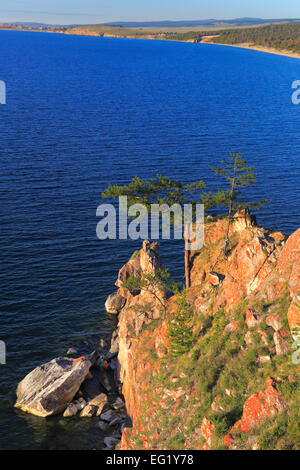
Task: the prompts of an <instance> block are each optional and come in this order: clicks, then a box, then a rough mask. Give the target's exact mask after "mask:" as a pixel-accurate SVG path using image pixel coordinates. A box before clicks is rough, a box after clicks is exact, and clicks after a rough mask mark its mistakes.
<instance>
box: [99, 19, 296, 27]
mask: <svg viewBox="0 0 300 470" xmlns="http://www.w3.org/2000/svg"><path fill="white" fill-rule="evenodd" d="M294 22H300V19H296V18H286V19H263V18H236V19H233V20H216V19H213V18H212V19H208V20H191V21H168V20H166V21H117V22H116V21H115V22H111V23H105V25H107V26H119V27H123V28H184V27H190V26H212V27H214V26H222V25H228V26H250V25H259V24H273V23H294Z"/></svg>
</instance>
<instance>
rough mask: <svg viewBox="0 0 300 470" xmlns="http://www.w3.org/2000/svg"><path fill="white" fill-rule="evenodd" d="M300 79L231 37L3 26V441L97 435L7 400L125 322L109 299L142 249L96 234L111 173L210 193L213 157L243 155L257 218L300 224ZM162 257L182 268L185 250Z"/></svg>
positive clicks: (14, 443) (48, 441)
mask: <svg viewBox="0 0 300 470" xmlns="http://www.w3.org/2000/svg"><path fill="white" fill-rule="evenodd" d="M298 79H300V60H297V59H293V58H288V57H283V56H275V55H271V54H266V53H262V52H255V51H248V50H243V49H238V48H232V47H223V46H211V45H199V44H186V43H175V42H164V41H146V40H133V39H128V40H127V39H105V38H93V37H76V36H74V37H73V36H65V35H58V34H46V33H29V32H10V31H0V80H4V81H5V82H6V85H7V105H6V106H0V132H1V134H0V135H1V141H0V142H1V144H0V162H1V163H0V164H1V172H0V206H1V240H0V250H1V258H2V260H1V273H0V276H1V278H0V286H1V319H0V340H3V341H5V342H6V345H7V364H6V365H0V374H1V377H0V422H1V434H0V449H12V448H21V449H39V448H42V449H47V448H49V449H55V448H62V449H64V448H69V449H74V448H83V449H90V448H100V447H101V445H102V443H101V436H99V433H98V432H97V430H95V429H96V428H95V424H92V423H90V422H89V423H86V422H84V423H83V422H82V421H80V420H79V419H75V420H72V421H71V422H67V421H66V420H62V419H61V418H52V419H47V420H43V419H40V418H35V417H33V416H30V415H25V414H23V413H20V412H17V411H15V410H14V409H13V408H12V407H11V405H12V403H13V401H14V391H15V388H16V385H17V383H18V382H19V381H20V380H21V379H22V378H23V377H24V375H25V374H26V373H28V372H29V371H30V370H32V369H33V368H34V367H35V366H37V365H39V364H41V363H43V362H46V361H48V360H50V359H52V358H53V357H55V356H57V355H59V354H63V353H64V352H65V351H66V350H67V349H68V347H69V346H72V345H73V343H75V342H76V341H80V340H84V339H85V338H87V337H88V338H89V337H95V338H97V337H99V335H100V334H103V333H108V332H110V331H111V329H112V328H113V326H114V325H113V321H112V320H110V319H109V318H108V317H107V315H106V314H105V311H104V301H105V298H106V296H107V295H108V294H109V293H110V292H111V291H112V290H113V285H114V282H115V279H116V275H117V271H118V269H119V268H120V267H121V266H122V264H123V263H124V262H125V261H126V260H127V259H128V257H129V256H130V254H131V252H132V251H133V250H134V249H136V248H137V247H138V246H139V244H138V243H136V242H130V241H128V242H127V241H122V242H114V241H99V240H98V239H97V238H96V232H95V229H96V224H97V221H98V219H97V218H96V208H97V206H98V205H99V204H100V203H101V202H102V200H101V192H102V191H103V190H104V189H105V187H106V185H107V184H108V183H109V182H116V183H125V182H128V181H129V180H130V179H131V177H132V176H136V175H137V176H140V177H142V178H147V177H152V176H155V174H156V173H161V174H164V175H169V176H170V177H172V178H174V179H181V180H184V181H186V182H188V181H195V180H197V179H202V178H203V179H205V180H206V181H207V185H208V188H210V189H213V188H216V184H217V183H216V180H215V177H214V175H213V174H212V173H211V172H210V170H208V165H209V164H214V163H216V162H218V161H219V160H220V159H221V158H222V157H224V155H226V153H227V152H228V151H230V150H233V151H239V152H242V153H244V154H245V156H246V158H247V160H248V161H249V162H251V163H253V164H254V165H255V166H256V170H257V172H258V182H257V184H256V186H255V188H251V190H249V191H248V198H249V199H253V198H254V199H265V198H268V199H269V204H268V205H267V206H266V207H265V208H264V209H263V210H262V211H261V212H260V214H259V216H258V220H259V222H260V223H261V224H262V225H264V226H267V227H270V228H276V229H278V230H281V231H283V232H285V233H287V234H290V233H292V232H293V231H294V230H295V229H296V228H298V227H299V225H300V224H299V222H300V217H299V179H300V178H299V170H300V163H299V162H300V159H299V156H300V132H299V130H300V106H298V107H297V106H294V105H293V104H292V102H291V94H292V90H291V84H292V82H293V81H294V80H298ZM162 255H163V257H164V260H165V264H166V265H167V266H168V267H170V269H171V271H172V272H173V273H174V275H176V276H177V278H180V277H181V276H182V274H183V264H182V261H183V256H182V245H181V244H180V243H178V242H176V243H174V242H172V243H168V244H166V243H163V244H162ZM84 421H86V420H84ZM92 421H93V420H92Z"/></svg>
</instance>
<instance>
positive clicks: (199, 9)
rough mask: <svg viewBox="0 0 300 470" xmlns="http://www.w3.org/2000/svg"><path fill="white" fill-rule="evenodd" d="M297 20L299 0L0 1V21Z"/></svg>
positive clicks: (77, 22)
mask: <svg viewBox="0 0 300 470" xmlns="http://www.w3.org/2000/svg"><path fill="white" fill-rule="evenodd" d="M246 16H247V17H255V18H269V19H271V18H272V19H274V18H300V1H299V0H285V1H283V0H84V1H82V0H0V22H9V21H23V22H25V21H30V22H31V21H33V22H41V23H50V24H87V23H105V22H110V21H154V20H199V19H208V18H216V19H232V18H241V17H246Z"/></svg>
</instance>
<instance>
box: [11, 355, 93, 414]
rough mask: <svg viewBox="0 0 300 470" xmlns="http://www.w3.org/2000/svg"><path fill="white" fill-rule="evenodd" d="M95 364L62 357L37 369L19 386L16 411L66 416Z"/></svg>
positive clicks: (85, 360) (80, 359) (83, 358)
mask: <svg viewBox="0 0 300 470" xmlns="http://www.w3.org/2000/svg"><path fill="white" fill-rule="evenodd" d="M91 365H92V364H91V362H90V361H89V360H88V359H86V358H85V357H82V358H79V359H76V360H73V359H71V358H66V357H59V358H56V359H53V360H52V361H50V362H47V363H46V364H43V365H41V366H39V367H36V368H35V369H34V370H33V371H32V372H30V373H29V374H28V375H26V377H25V378H24V379H23V380H22V381H21V382H20V383H19V385H18V388H17V401H16V404H15V407H16V408H20V409H21V410H23V411H26V412H28V413H31V414H33V415H35V416H41V417H47V416H51V415H55V414H59V413H62V412H63V411H64V410H65V409H66V408H67V406H68V405H69V404H70V403H71V401H72V400H73V398H74V396H75V395H76V393H77V392H78V390H79V388H80V386H81V384H82V382H83V381H84V379H85V378H86V376H87V374H88V372H89V370H90V367H91Z"/></svg>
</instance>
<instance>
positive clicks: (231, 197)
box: [224, 157, 237, 255]
mask: <svg viewBox="0 0 300 470" xmlns="http://www.w3.org/2000/svg"><path fill="white" fill-rule="evenodd" d="M236 170H237V158H236V157H235V162H234V171H233V178H232V184H231V193H230V201H229V211H228V223H227V230H226V237H225V245H224V254H225V255H226V252H227V247H228V244H229V229H230V219H231V213H232V203H233V194H234V188H235V177H236Z"/></svg>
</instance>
